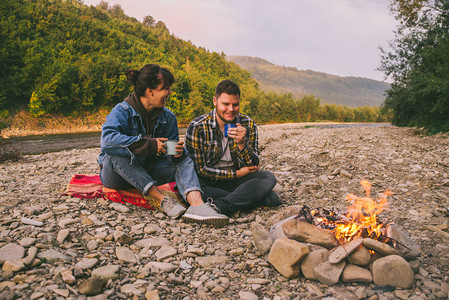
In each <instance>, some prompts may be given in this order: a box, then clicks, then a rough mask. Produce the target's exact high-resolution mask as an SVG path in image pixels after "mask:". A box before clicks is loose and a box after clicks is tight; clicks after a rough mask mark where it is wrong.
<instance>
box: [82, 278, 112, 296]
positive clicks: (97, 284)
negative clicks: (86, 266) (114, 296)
mask: <svg viewBox="0 0 449 300" xmlns="http://www.w3.org/2000/svg"><path fill="white" fill-rule="evenodd" d="M107 282H108V280H107V279H106V278H103V277H90V278H89V279H87V280H86V281H84V282H83V283H81V284H80V286H79V287H78V291H79V292H80V294H83V295H87V296H94V295H97V294H99V293H101V291H102V290H103V288H104V286H105V285H106V283H107Z"/></svg>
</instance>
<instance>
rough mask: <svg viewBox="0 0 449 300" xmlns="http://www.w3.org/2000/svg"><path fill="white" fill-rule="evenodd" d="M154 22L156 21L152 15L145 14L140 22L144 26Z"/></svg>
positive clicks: (149, 25)
mask: <svg viewBox="0 0 449 300" xmlns="http://www.w3.org/2000/svg"><path fill="white" fill-rule="evenodd" d="M155 22H156V21H155V20H154V18H153V17H152V16H145V17H144V18H143V22H142V24H143V26H145V27H153V26H154V23H155Z"/></svg>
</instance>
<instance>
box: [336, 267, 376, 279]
mask: <svg viewBox="0 0 449 300" xmlns="http://www.w3.org/2000/svg"><path fill="white" fill-rule="evenodd" d="M341 280H342V281H343V282H364V283H370V282H371V281H373V276H372V275H371V272H370V271H369V270H367V269H364V268H362V267H359V266H356V265H349V264H348V265H346V267H345V268H344V269H343V273H342V274H341Z"/></svg>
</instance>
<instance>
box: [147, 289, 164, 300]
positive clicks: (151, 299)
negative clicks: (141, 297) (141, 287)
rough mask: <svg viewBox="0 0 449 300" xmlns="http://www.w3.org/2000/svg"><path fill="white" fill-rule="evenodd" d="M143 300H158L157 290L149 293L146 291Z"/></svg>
mask: <svg viewBox="0 0 449 300" xmlns="http://www.w3.org/2000/svg"><path fill="white" fill-rule="evenodd" d="M145 299H146V300H159V299H160V297H159V291H158V290H151V291H147V292H146V293H145Z"/></svg>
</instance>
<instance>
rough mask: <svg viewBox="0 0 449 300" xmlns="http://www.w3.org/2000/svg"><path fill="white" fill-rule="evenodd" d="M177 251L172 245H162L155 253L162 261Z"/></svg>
mask: <svg viewBox="0 0 449 300" xmlns="http://www.w3.org/2000/svg"><path fill="white" fill-rule="evenodd" d="M177 253H178V251H176V249H175V248H173V247H171V246H162V247H161V248H159V250H157V251H156V253H155V255H156V258H157V260H158V261H162V260H164V259H166V258H168V257H172V256H175V255H176V254H177Z"/></svg>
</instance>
